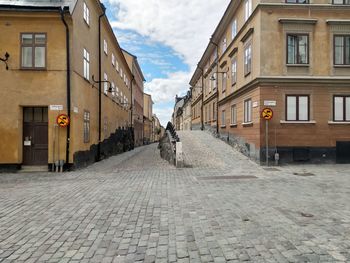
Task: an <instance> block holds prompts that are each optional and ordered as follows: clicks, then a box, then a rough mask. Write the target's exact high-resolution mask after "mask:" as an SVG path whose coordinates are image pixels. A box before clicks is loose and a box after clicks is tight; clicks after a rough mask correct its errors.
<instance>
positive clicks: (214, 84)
mask: <svg viewBox="0 0 350 263" xmlns="http://www.w3.org/2000/svg"><path fill="white" fill-rule="evenodd" d="M216 80H217V75H216V73H214V74H213V80H212V84H213V91H215V89H216V88H217V81H216Z"/></svg>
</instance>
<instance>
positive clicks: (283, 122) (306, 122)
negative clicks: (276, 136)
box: [280, 120, 316, 124]
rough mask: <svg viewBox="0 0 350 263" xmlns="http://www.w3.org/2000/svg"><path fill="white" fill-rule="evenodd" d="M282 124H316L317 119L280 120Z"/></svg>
mask: <svg viewBox="0 0 350 263" xmlns="http://www.w3.org/2000/svg"><path fill="white" fill-rule="evenodd" d="M280 123H281V124H316V121H285V120H280Z"/></svg>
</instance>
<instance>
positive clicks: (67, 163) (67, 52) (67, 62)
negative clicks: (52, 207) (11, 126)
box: [59, 8, 71, 166]
mask: <svg viewBox="0 0 350 263" xmlns="http://www.w3.org/2000/svg"><path fill="white" fill-rule="evenodd" d="M59 10H60V14H61V20H62V22H63V24H64V26H65V28H66V64H67V115H68V117H69V119H71V114H70V108H71V92H70V91H71V83H70V44H69V42H70V38H69V27H68V25H67V22H66V21H65V20H64V10H63V8H60V9H59ZM69 151H70V125H68V126H67V142H66V165H67V166H68V165H69Z"/></svg>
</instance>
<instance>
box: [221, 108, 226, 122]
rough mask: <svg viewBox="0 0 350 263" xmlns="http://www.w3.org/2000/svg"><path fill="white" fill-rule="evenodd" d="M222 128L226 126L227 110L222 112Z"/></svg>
mask: <svg viewBox="0 0 350 263" xmlns="http://www.w3.org/2000/svg"><path fill="white" fill-rule="evenodd" d="M221 126H226V110H222V111H221Z"/></svg>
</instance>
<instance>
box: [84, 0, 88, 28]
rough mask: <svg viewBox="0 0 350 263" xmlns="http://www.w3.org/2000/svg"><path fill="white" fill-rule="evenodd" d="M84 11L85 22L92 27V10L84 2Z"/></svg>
mask: <svg viewBox="0 0 350 263" xmlns="http://www.w3.org/2000/svg"><path fill="white" fill-rule="evenodd" d="M83 9H84V10H83V17H84V21H85V23H86V24H87V25H88V26H89V25H90V9H89V7H88V6H87V4H86V3H85V2H84V7H83Z"/></svg>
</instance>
